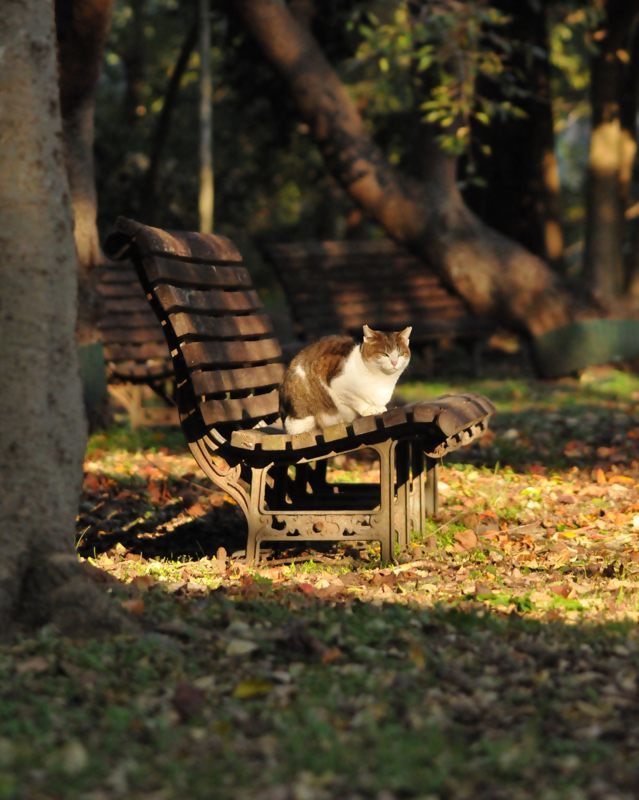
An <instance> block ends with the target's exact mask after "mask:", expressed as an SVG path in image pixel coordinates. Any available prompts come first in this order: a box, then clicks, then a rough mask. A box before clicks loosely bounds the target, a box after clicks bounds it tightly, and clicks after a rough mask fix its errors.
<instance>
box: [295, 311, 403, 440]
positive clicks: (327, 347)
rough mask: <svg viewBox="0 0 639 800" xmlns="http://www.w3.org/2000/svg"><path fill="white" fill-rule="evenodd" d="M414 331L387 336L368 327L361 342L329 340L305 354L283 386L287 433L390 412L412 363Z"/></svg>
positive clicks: (298, 358)
mask: <svg viewBox="0 0 639 800" xmlns="http://www.w3.org/2000/svg"><path fill="white" fill-rule="evenodd" d="M411 330H412V328H404V330H402V331H398V332H393V333H383V332H382V331H374V330H372V329H371V328H369V327H368V325H364V328H363V331H364V339H363V341H362V343H361V344H358V343H357V342H356V341H355V340H354V339H352V338H351V337H350V336H326V337H324V338H323V339H320V340H319V341H317V342H313V344H310V345H308V347H305V348H304V349H303V350H301V351H300V352H299V353H298V354H297V355H296V356H295V358H293V360H292V361H291V363H290V365H289V367H288V369H287V371H286V374H285V375H284V380H283V382H282V386H281V387H280V411H281V415H282V419H283V420H284V427H285V428H286V431H287V433H291V434H294V433H305V432H307V431H314V430H317V429H318V428H319V429H321V428H326V427H328V426H329V425H334V424H336V423H338V422H346V423H349V422H352V421H353V420H354V419H355V418H356V417H364V416H367V415H368V414H381V413H382V412H384V411H386V405H387V404H388V402H389V401H390V399H391V396H392V394H393V390H394V389H395V384H396V383H397V379H398V378H399V376H400V375H401V374H402V372H403V371H404V370H405V369H406V367H407V366H408V362H409V360H410V347H409V337H410V333H411Z"/></svg>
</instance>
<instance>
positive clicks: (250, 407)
mask: <svg viewBox="0 0 639 800" xmlns="http://www.w3.org/2000/svg"><path fill="white" fill-rule="evenodd" d="M278 411H279V392H278V391H277V390H273V391H272V392H268V393H267V394H259V395H250V396H249V397H239V398H234V399H233V400H206V401H205V402H204V403H201V404H200V412H201V414H202V419H203V420H204V422H205V423H206V424H207V425H211V426H216V425H221V424H229V423H248V422H250V421H252V420H259V419H263V418H265V417H276V416H277V414H278Z"/></svg>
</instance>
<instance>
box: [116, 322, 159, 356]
mask: <svg viewBox="0 0 639 800" xmlns="http://www.w3.org/2000/svg"><path fill="white" fill-rule="evenodd" d="M153 322H154V323H155V326H154V327H153V328H151V327H144V328H107V329H106V331H105V335H104V336H103V337H102V341H103V342H104V343H105V345H106V344H110V345H113V344H133V345H139V344H145V343H146V342H161V343H162V345H163V346H164V350H165V352H166V355H167V357H168V355H169V351H168V350H167V347H166V343H165V340H164V335H163V333H162V328H161V326H160V323H159V322H158V321H157V319H155V318H154V319H153Z"/></svg>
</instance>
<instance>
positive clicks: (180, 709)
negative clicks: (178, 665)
mask: <svg viewBox="0 0 639 800" xmlns="http://www.w3.org/2000/svg"><path fill="white" fill-rule="evenodd" d="M205 700H206V695H205V694H204V692H203V691H202V689H198V688H197V687H196V686H193V685H191V684H190V683H178V685H177V686H176V687H175V691H174V692H173V697H172V698H171V703H172V705H173V708H174V709H175V710H176V711H177V713H178V714H179V716H180V719H182V720H188V719H191V718H192V717H194V716H196V715H197V714H198V713H199V712H200V711H201V709H202V706H203V704H204V702H205Z"/></svg>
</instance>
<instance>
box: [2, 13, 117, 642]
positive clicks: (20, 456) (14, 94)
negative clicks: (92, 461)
mask: <svg viewBox="0 0 639 800" xmlns="http://www.w3.org/2000/svg"><path fill="white" fill-rule="evenodd" d="M0 52H2V67H3V68H2V70H0V97H2V103H1V104H0V127H1V128H2V131H3V144H2V148H0V216H1V218H2V234H1V238H2V250H1V255H0V286H1V287H2V302H1V303H0V341H1V342H2V347H1V348H0V369H1V370H2V376H3V377H2V384H3V385H2V392H0V432H1V435H0V486H2V503H0V626H2V630H3V631H6V630H7V629H9V628H10V627H11V626H12V625H13V624H15V623H18V624H24V625H37V624H42V623H45V622H53V623H55V624H57V625H59V626H60V627H62V628H64V629H65V630H67V631H71V632H74V633H81V632H83V631H84V632H86V631H88V630H91V631H97V630H99V629H100V628H101V627H104V626H107V625H109V624H112V623H115V624H118V623H117V618H116V617H115V616H114V615H113V611H112V610H111V608H110V606H109V605H108V603H107V600H106V597H105V596H103V595H102V593H100V592H99V591H98V590H97V589H96V587H95V585H94V584H93V583H90V582H89V581H88V580H87V578H86V574H85V573H84V572H83V570H82V568H81V565H80V563H79V561H78V559H77V558H76V556H75V550H74V520H75V515H76V513H77V506H78V498H79V492H80V486H81V479H82V458H83V455H84V448H85V442H86V426H85V423H84V419H83V412H82V403H81V392H80V382H79V378H78V363H77V355H76V345H75V340H74V333H75V324H76V308H77V298H76V292H77V270H76V259H75V252H74V242H73V229H72V215H71V201H70V194H69V182H68V178H67V172H66V170H65V162H64V152H63V145H62V122H61V115H60V97H59V90H58V87H59V84H58V74H57V68H56V48H55V27H54V9H53V0H47V1H46V2H42V0H6V2H5V3H4V4H3V7H2V18H1V20H0Z"/></svg>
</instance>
